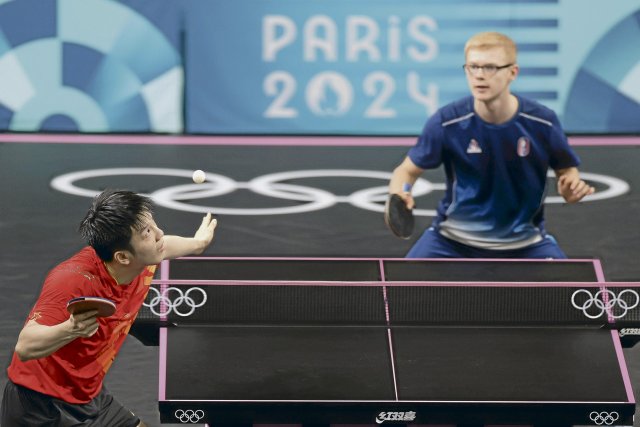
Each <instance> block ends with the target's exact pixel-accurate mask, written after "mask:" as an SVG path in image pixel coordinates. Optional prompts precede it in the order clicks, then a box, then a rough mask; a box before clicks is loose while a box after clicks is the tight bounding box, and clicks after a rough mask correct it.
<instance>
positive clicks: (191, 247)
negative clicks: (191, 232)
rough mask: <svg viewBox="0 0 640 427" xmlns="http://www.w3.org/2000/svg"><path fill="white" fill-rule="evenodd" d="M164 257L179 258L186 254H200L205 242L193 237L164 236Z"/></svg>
mask: <svg viewBox="0 0 640 427" xmlns="http://www.w3.org/2000/svg"><path fill="white" fill-rule="evenodd" d="M164 243H165V255H164V257H165V259H173V258H179V257H181V256H187V255H198V254H201V253H202V252H203V251H204V249H205V248H206V242H204V241H203V240H200V239H196V238H194V237H182V236H164Z"/></svg>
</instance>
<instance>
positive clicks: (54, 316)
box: [28, 269, 91, 326]
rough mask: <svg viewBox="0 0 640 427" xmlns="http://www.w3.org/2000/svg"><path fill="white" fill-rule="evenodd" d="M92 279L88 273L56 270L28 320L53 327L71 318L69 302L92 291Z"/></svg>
mask: <svg viewBox="0 0 640 427" xmlns="http://www.w3.org/2000/svg"><path fill="white" fill-rule="evenodd" d="M90 282H91V278H90V276H89V275H87V273H83V272H82V271H74V270H66V269H61V270H54V271H52V272H51V273H49V275H48V276H47V278H46V279H45V282H44V285H43V286H42V291H41V292H40V296H39V297H38V300H37V301H36V303H35V305H34V306H33V308H32V309H31V312H30V313H29V318H28V320H35V321H36V322H38V323H39V324H41V325H44V326H53V325H57V324H59V323H62V322H64V321H65V320H67V319H68V318H69V313H68V312H67V302H68V301H69V300H70V299H71V298H75V297H78V296H81V295H83V294H84V292H83V289H90V287H91V284H90Z"/></svg>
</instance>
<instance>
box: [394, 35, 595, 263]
mask: <svg viewBox="0 0 640 427" xmlns="http://www.w3.org/2000/svg"><path fill="white" fill-rule="evenodd" d="M516 52H517V48H516V45H515V43H514V42H513V41H512V40H511V39H510V38H509V37H507V36H505V35H503V34H500V33H495V32H488V33H480V34H476V35H475V36H473V37H471V38H470V39H469V40H468V41H467V43H466V45H465V64H464V72H465V73H466V76H467V82H468V84H469V88H470V90H471V95H470V96H468V97H466V98H463V99H460V100H458V101H456V102H453V103H451V104H449V105H446V106H444V107H442V108H441V109H439V110H438V111H437V112H436V113H435V114H434V115H433V116H432V117H430V118H429V120H428V121H427V123H426V125H425V127H424V129H423V131H422V134H421V135H420V137H419V138H418V141H417V143H416V145H415V146H414V147H413V148H411V149H410V150H409V153H408V155H407V157H406V158H405V159H404V161H403V162H402V163H401V164H400V165H399V166H398V167H397V168H396V169H395V170H394V172H393V176H392V178H391V181H390V183H389V192H390V193H391V194H393V193H397V194H399V195H400V196H401V197H402V198H403V199H404V201H405V203H406V204H407V207H408V208H410V209H412V208H413V207H414V205H415V202H414V199H413V197H412V196H411V193H410V192H407V191H405V184H411V185H413V184H414V183H415V182H416V180H417V179H418V178H419V177H420V175H421V174H422V173H423V172H424V170H425V169H432V168H436V167H439V166H440V165H443V166H444V170H445V173H446V177H447V179H446V191H445V195H444V198H443V199H442V200H441V201H440V203H439V205H438V209H437V212H438V214H437V217H436V218H435V220H434V221H433V223H432V225H431V227H429V228H428V229H427V230H426V231H425V232H424V234H423V235H422V236H421V237H420V238H419V240H418V241H417V242H416V243H415V245H414V246H413V247H412V248H411V250H410V251H409V253H408V254H407V257H409V258H443V257H444V258H566V255H565V254H564V252H563V251H562V250H561V249H560V247H559V246H558V244H557V243H556V241H555V239H553V237H552V236H550V235H549V234H547V233H546V231H545V228H544V216H543V202H544V198H545V195H546V190H547V171H548V169H549V168H551V169H553V170H554V171H555V175H556V178H557V190H558V193H559V194H560V195H561V196H562V197H563V198H564V199H565V200H566V201H567V202H568V203H575V202H578V201H579V200H581V199H582V198H583V197H585V196H586V195H589V194H592V193H593V192H594V188H593V187H591V186H589V185H588V184H587V183H585V182H584V181H583V180H581V179H580V174H579V172H578V169H577V166H578V165H579V159H578V157H577V156H576V155H575V154H574V152H573V150H572V149H571V147H569V144H568V142H567V138H566V136H565V135H564V132H563V130H562V127H561V126H560V123H559V121H558V118H557V117H556V115H555V113H554V112H553V111H551V110H550V109H548V108H546V107H544V106H543V105H541V104H539V103H537V102H535V101H533V100H529V99H526V98H523V97H521V96H518V95H515V94H513V93H511V91H510V88H509V86H510V84H511V82H513V81H514V80H515V78H516V77H517V76H518V72H519V68H518V64H517V63H516Z"/></svg>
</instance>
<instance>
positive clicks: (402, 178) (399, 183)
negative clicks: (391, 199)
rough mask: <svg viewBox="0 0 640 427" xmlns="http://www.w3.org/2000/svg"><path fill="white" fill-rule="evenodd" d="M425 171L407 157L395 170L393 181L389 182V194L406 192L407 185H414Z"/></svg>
mask: <svg viewBox="0 0 640 427" xmlns="http://www.w3.org/2000/svg"><path fill="white" fill-rule="evenodd" d="M423 172H424V171H423V170H422V169H420V168H418V167H417V166H416V165H414V164H413V162H412V161H411V160H410V159H409V158H408V157H407V158H406V159H405V160H404V161H403V162H402V163H401V164H400V165H399V166H398V167H397V168H395V169H394V170H393V175H392V176H391V181H389V193H390V194H399V193H402V192H403V191H405V189H404V186H405V184H409V185H412V186H413V184H414V183H415V182H416V181H417V180H418V178H419V177H420V175H421V174H422V173H423Z"/></svg>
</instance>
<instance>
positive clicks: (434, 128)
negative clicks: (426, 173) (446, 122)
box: [407, 111, 444, 169]
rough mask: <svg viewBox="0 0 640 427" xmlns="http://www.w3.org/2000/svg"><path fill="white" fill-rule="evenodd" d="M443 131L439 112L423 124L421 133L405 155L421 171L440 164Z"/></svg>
mask: <svg viewBox="0 0 640 427" xmlns="http://www.w3.org/2000/svg"><path fill="white" fill-rule="evenodd" d="M443 140H444V130H443V127H442V119H441V116H440V112H439V111H438V112H436V114H434V115H433V116H431V118H430V119H429V120H427V123H426V124H425V126H424V128H423V129H422V133H421V134H420V136H419V137H418V141H417V142H416V145H414V146H413V147H412V148H411V149H410V150H409V153H408V154H407V155H408V156H409V158H410V159H411V161H412V162H413V163H414V164H415V165H416V166H418V167H420V168H422V169H435V168H437V167H438V166H440V164H441V163H442V145H443Z"/></svg>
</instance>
